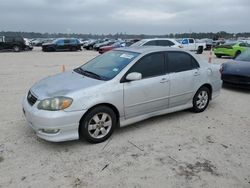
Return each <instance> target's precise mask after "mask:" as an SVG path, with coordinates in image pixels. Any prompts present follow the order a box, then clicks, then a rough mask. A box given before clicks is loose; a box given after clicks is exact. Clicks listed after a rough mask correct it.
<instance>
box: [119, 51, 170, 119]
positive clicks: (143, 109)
mask: <svg viewBox="0 0 250 188" xmlns="http://www.w3.org/2000/svg"><path fill="white" fill-rule="evenodd" d="M165 68H166V66H165V56H164V53H163V52H162V53H161V52H160V53H159V52H157V53H151V54H148V55H146V56H144V57H142V58H141V59H140V60H139V61H138V62H137V63H135V64H134V66H132V67H131V69H130V70H129V71H128V72H127V73H126V74H125V76H126V75H127V74H129V73H131V72H138V73H141V74H142V79H141V80H137V81H131V82H125V83H123V84H124V85H123V87H124V110H125V117H126V118H132V117H134V116H138V115H143V114H147V113H150V112H154V111H157V110H162V109H166V108H168V101H169V99H168V97H169V78H168V75H167V74H166V71H165V70H166V69H165Z"/></svg>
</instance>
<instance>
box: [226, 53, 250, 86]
mask: <svg viewBox="0 0 250 188" xmlns="http://www.w3.org/2000/svg"><path fill="white" fill-rule="evenodd" d="M221 73H222V76H221V79H222V80H223V84H225V85H232V86H236V87H241V88H248V89H250V49H248V50H246V51H245V52H243V53H242V54H240V55H239V56H238V57H236V58H235V60H232V61H230V62H226V63H223V64H222V67H221Z"/></svg>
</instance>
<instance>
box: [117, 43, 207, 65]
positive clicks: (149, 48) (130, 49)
mask: <svg viewBox="0 0 250 188" xmlns="http://www.w3.org/2000/svg"><path fill="white" fill-rule="evenodd" d="M113 50H114V51H126V52H134V53H139V54H148V53H152V52H163V51H165V52H185V53H188V54H190V55H191V56H192V57H194V58H195V59H196V60H197V61H198V62H199V64H203V65H204V64H207V61H206V59H204V58H201V57H200V56H199V55H197V54H195V53H194V52H190V51H187V50H185V49H181V48H172V47H164V46H130V47H123V48H116V49H113Z"/></svg>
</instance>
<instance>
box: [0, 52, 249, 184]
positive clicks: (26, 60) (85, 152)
mask: <svg viewBox="0 0 250 188" xmlns="http://www.w3.org/2000/svg"><path fill="white" fill-rule="evenodd" d="M96 55H97V53H96V52H90V51H82V52H58V53H43V52H41V51H40V49H35V50H34V51H32V52H21V53H11V52H9V53H0V90H1V98H0V104H2V108H1V109H0V187H4V188H5V187H15V188H16V187H138V188H139V187H186V188H187V187H205V188H206V187H218V188H221V187H225V188H230V187H246V188H249V187H250V116H249V114H250V92H248V91H244V90H239V89H232V88H223V89H222V92H221V95H220V97H219V98H217V99H216V100H214V101H212V102H211V103H210V106H209V107H208V109H207V110H206V111H205V112H203V113H200V114H194V113H191V112H189V111H182V112H177V113H172V114H168V115H164V116H160V117H156V118H151V119H149V120H146V121H143V122H140V123H137V124H134V125H131V126H128V127H125V128H121V129H118V130H116V131H115V133H114V134H113V136H112V137H111V139H109V140H108V141H106V142H104V143H101V144H96V145H92V144H89V143H87V142H84V141H72V142H64V143H50V142H46V141H43V140H41V139H39V138H37V136H36V135H35V134H34V132H33V131H32V130H31V129H30V128H29V127H28V126H27V125H26V122H25V119H24V116H23V114H22V107H21V100H22V97H23V96H24V95H25V93H26V92H27V91H28V90H29V88H30V86H31V85H32V84H34V83H35V82H36V81H38V80H39V79H41V78H43V77H46V76H48V75H53V74H56V73H59V72H60V71H61V65H63V64H64V65H65V67H66V70H67V69H72V68H73V67H76V66H78V65H80V64H83V63H84V62H86V61H87V60H88V59H91V58H92V57H94V56H96ZM202 56H203V57H205V58H207V57H208V54H205V55H202ZM223 61H226V60H225V59H224V60H223V59H216V58H214V59H213V62H216V63H220V62H223Z"/></svg>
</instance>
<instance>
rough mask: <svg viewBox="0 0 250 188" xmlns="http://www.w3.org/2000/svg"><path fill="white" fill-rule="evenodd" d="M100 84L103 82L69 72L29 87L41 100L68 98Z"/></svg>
mask: <svg viewBox="0 0 250 188" xmlns="http://www.w3.org/2000/svg"><path fill="white" fill-rule="evenodd" d="M102 83H104V81H102V80H96V79H94V78H90V77H87V76H83V75H81V74H78V73H76V72H74V71H70V72H65V73H60V74H57V75H54V76H50V77H47V78H45V79H42V80H40V81H39V82H37V83H36V84H34V85H33V86H32V87H31V91H32V92H33V93H34V94H35V95H36V96H37V97H38V99H39V100H41V99H45V98H50V97H55V96H70V94H72V93H74V92H77V91H79V90H85V89H87V88H90V87H93V86H96V85H99V84H102Z"/></svg>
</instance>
